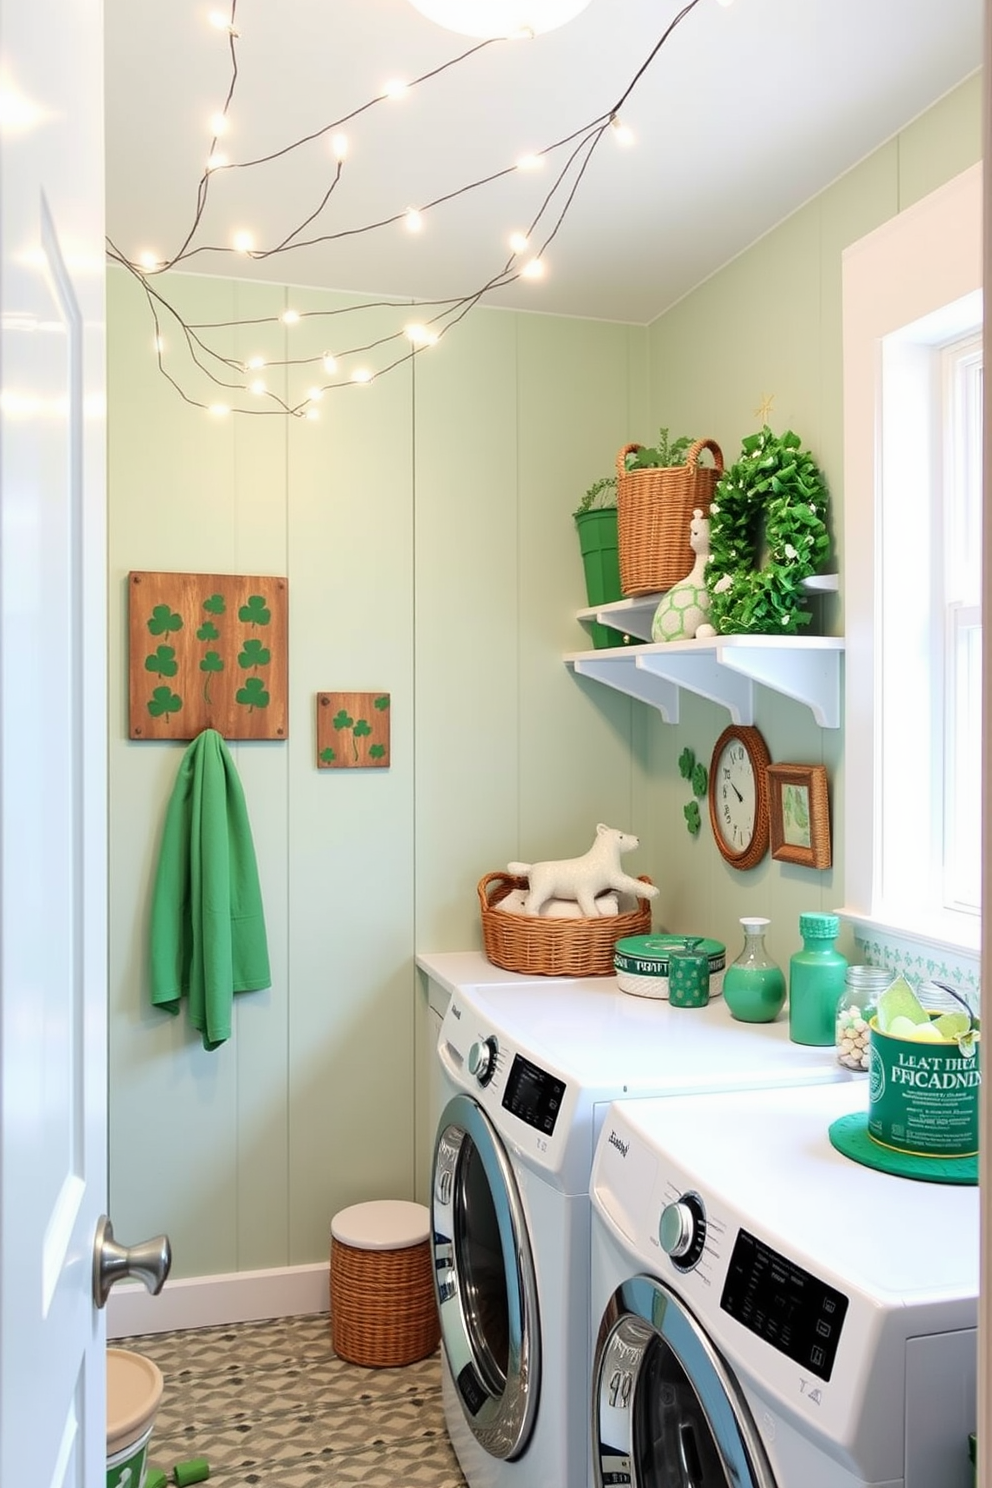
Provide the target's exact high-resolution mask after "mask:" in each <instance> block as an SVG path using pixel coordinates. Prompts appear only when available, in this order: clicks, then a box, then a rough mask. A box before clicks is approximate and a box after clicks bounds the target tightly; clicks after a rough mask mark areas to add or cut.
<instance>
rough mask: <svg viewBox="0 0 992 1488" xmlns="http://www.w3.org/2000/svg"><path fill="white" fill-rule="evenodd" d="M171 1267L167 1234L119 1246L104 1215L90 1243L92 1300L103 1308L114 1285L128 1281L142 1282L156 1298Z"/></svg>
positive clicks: (170, 1249) (112, 1228) (170, 1251)
mask: <svg viewBox="0 0 992 1488" xmlns="http://www.w3.org/2000/svg"><path fill="white" fill-rule="evenodd" d="M171 1267H172V1246H171V1245H170V1244H169V1237H168V1235H156V1236H155V1238H154V1240H142V1241H141V1243H140V1244H139V1245H119V1244H118V1242H117V1241H116V1240H115V1239H114V1227H113V1225H112V1224H111V1223H110V1220H109V1219H108V1218H107V1216H106V1215H105V1214H103V1215H101V1217H100V1221H99V1223H98V1224H97V1227H96V1239H95V1240H94V1242H93V1301H94V1302H95V1303H96V1305H97V1307H103V1306H105V1305H106V1301H107V1298H108V1297H109V1296H110V1288H111V1287H112V1286H113V1285H114V1283H115V1282H117V1281H124V1280H126V1279H128V1278H133V1279H134V1280H135V1281H143V1282H144V1284H145V1286H146V1287H147V1288H148V1290H149V1291H150V1292H151V1294H152V1296H153V1297H157V1296H158V1294H159V1292H160V1291H161V1290H162V1288H163V1286H164V1285H165V1278H166V1277H167V1276H168V1274H169V1271H170V1269H171Z"/></svg>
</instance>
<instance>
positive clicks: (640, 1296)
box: [592, 1276, 776, 1488]
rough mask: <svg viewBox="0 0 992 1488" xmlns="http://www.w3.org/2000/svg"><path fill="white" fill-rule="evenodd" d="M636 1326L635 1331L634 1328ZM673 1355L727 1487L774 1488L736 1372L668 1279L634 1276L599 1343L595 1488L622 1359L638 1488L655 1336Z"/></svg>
mask: <svg viewBox="0 0 992 1488" xmlns="http://www.w3.org/2000/svg"><path fill="white" fill-rule="evenodd" d="M631 1324H634V1325H635V1326H634V1327H633V1328H632V1327H631ZM652 1337H656V1338H660V1339H661V1340H662V1341H663V1342H664V1343H665V1344H666V1345H667V1346H668V1348H670V1349H671V1351H672V1353H673V1354H674V1355H675V1358H676V1359H677V1360H678V1362H679V1363H680V1364H681V1366H682V1368H683V1369H684V1370H685V1373H686V1375H687V1376H688V1379H689V1381H690V1383H691V1384H692V1387H693V1389H694V1390H695V1392H696V1396H697V1398H698V1400H699V1403H700V1405H701V1406H702V1409H703V1412H704V1414H705V1416H706V1420H707V1423H708V1425H709V1427H710V1430H711V1432H712V1435H713V1441H714V1444H715V1446H716V1449H717V1452H718V1454H719V1457H720V1460H721V1463H722V1465H723V1469H724V1473H725V1475H726V1478H727V1481H728V1483H732V1484H734V1485H735V1488H776V1484H775V1478H774V1476H773V1474H772V1470H771V1467H770V1465H769V1462H768V1458H767V1455H766V1453H765V1449H764V1446H763V1445H762V1442H761V1438H760V1437H759V1435H758V1432H757V1429H756V1427H755V1425H754V1421H753V1420H752V1417H751V1411H750V1408H749V1407H748V1404H747V1401H746V1400H745V1399H744V1396H743V1394H742V1392H741V1389H740V1386H739V1385H738V1383H737V1381H736V1379H735V1378H734V1376H733V1374H732V1373H731V1372H730V1370H729V1369H728V1367H727V1365H726V1364H725V1363H724V1361H723V1359H722V1358H721V1357H720V1355H719V1354H718V1353H717V1351H716V1349H715V1348H714V1346H713V1344H712V1343H711V1342H710V1339H709V1338H708V1336H707V1335H706V1333H705V1331H704V1330H703V1328H702V1325H701V1324H700V1323H699V1322H698V1321H697V1319H696V1318H695V1317H694V1316H693V1314H692V1313H691V1312H690V1311H689V1309H688V1308H687V1307H686V1306H685V1303H684V1302H683V1301H682V1299H681V1298H680V1297H678V1296H677V1295H676V1294H675V1293H674V1292H673V1291H672V1290H671V1289H670V1288H669V1287H668V1286H666V1285H665V1283H664V1282H663V1281H659V1280H658V1279H657V1278H656V1277H652V1276H634V1277H631V1278H630V1279H629V1280H628V1281H625V1282H624V1283H623V1284H622V1285H621V1286H619V1287H618V1288H617V1290H616V1291H615V1292H614V1293H613V1296H612V1297H611V1298H610V1301H609V1303H608V1305H607V1308H606V1311H605V1312H604V1314H603V1318H602V1321H601V1322H600V1326H599V1335H598V1338H597V1340H596V1351H595V1357H594V1363H593V1390H592V1417H593V1419H592V1435H593V1442H592V1449H593V1470H594V1478H595V1483H596V1488H602V1485H603V1475H602V1464H601V1458H600V1443H601V1439H602V1438H601V1432H600V1420H601V1413H602V1411H603V1409H604V1406H607V1407H608V1405H609V1399H608V1396H609V1390H610V1386H611V1383H612V1382H613V1379H614V1376H615V1369H614V1365H615V1362H616V1358H617V1357H621V1358H622V1359H623V1362H624V1365H625V1366H628V1365H629V1367H630V1373H631V1376H632V1381H631V1390H630V1395H629V1403H630V1410H629V1414H628V1417H627V1425H628V1430H627V1435H626V1443H625V1445H626V1454H625V1455H627V1456H629V1457H630V1461H631V1477H630V1481H631V1484H632V1488H641V1484H640V1479H639V1476H638V1472H637V1464H636V1462H635V1461H634V1456H633V1445H634V1443H633V1430H632V1426H633V1420H634V1408H635V1404H636V1399H637V1375H638V1373H639V1370H640V1365H641V1362H642V1361H643V1358H644V1353H645V1350H646V1346H647V1341H649V1340H650V1338H652Z"/></svg>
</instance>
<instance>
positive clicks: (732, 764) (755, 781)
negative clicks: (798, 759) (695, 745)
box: [709, 724, 770, 868]
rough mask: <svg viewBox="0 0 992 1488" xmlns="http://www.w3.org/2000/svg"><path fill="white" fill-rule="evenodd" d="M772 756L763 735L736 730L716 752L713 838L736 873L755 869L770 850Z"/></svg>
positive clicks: (740, 727) (711, 783)
mask: <svg viewBox="0 0 992 1488" xmlns="http://www.w3.org/2000/svg"><path fill="white" fill-rule="evenodd" d="M769 758H770V756H769V754H768V749H767V746H766V745H765V741H764V739H762V737H761V735H760V734H759V733H758V730H757V729H755V728H751V727H746V726H743V725H737V724H732V725H731V726H730V728H727V729H724V731H723V733H722V734H721V735H720V737H719V739H718V740H717V742H716V747H715V749H714V750H713V759H712V763H711V765H710V778H709V802H710V823H711V825H712V827H713V836H714V839H715V841H716V845H717V847H718V848H719V849H720V851H721V853H722V854H723V856H724V857H725V858H726V860H727V862H728V863H730V864H731V865H732V866H733V867H734V868H753V867H754V866H755V864H756V863H759V862H760V861H761V859H762V858H763V857H764V856H765V853H766V852H767V850H768V783H767V780H766V778H765V768H766V766H767V765H768V763H769Z"/></svg>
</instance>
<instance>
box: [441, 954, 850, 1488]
mask: <svg viewBox="0 0 992 1488" xmlns="http://www.w3.org/2000/svg"><path fill="white" fill-rule="evenodd" d="M418 962H419V965H420V966H421V968H422V969H423V970H424V971H426V972H427V974H428V976H430V977H432V978H434V979H436V980H438V981H439V982H441V983H442V984H445V985H447V986H448V988H449V990H450V992H451V1000H450V1003H449V1005H448V1009H447V1012H446V1014H445V1017H444V1021H443V1023H442V1026H441V1036H440V1040H439V1044H438V1060H439V1064H440V1069H441V1078H442V1082H443V1084H444V1087H445V1090H446V1093H447V1095H448V1101H447V1104H446V1105H445V1107H444V1109H443V1111H442V1114H441V1118H440V1122H439V1126H438V1132H437V1138H436V1142H435V1150H434V1163H433V1169H432V1178H431V1201H430V1202H431V1206H432V1214H433V1247H434V1265H435V1279H436V1287H437V1296H438V1304H439V1309H440V1315H441V1329H442V1345H443V1347H442V1369H443V1383H444V1402H445V1417H446V1422H447V1426H448V1431H449V1434H450V1436H451V1439H452V1443H453V1445H454V1448H455V1452H456V1453H457V1456H458V1459H459V1462H460V1463H461V1466H462V1470H463V1472H464V1474H465V1477H466V1479H467V1480H468V1482H469V1484H470V1485H471V1488H511V1485H512V1488H585V1485H586V1484H587V1483H588V1481H589V1474H590V1471H591V1467H590V1451H589V1411H588V1403H589V1391H590V1383H591V1373H590V1371H591V1352H592V1332H591V1317H590V1307H589V1278H590V1251H589V1236H590V1207H589V1176H590V1172H591V1168H592V1159H593V1151H594V1146H595V1138H596V1133H597V1131H598V1127H599V1125H600V1123H601V1121H602V1118H603V1116H604V1115H605V1112H606V1110H607V1108H608V1104H609V1102H610V1101H611V1100H613V1099H614V1098H615V1097H618V1096H622V1095H627V1096H637V1095H649V1094H654V1095H657V1094H659V1093H661V1092H664V1093H665V1094H666V1095H668V1096H681V1095H684V1094H685V1093H687V1092H691V1091H699V1090H725V1089H734V1088H740V1089H746V1088H748V1087H755V1086H760V1087H765V1086H771V1085H775V1084H784V1083H789V1084H796V1083H800V1082H803V1081H831V1080H838V1079H839V1080H846V1079H849V1078H853V1077H851V1076H849V1075H848V1074H847V1073H846V1072H845V1071H843V1070H841V1069H840V1067H839V1066H838V1065H837V1064H836V1062H835V1060H834V1055H833V1050H832V1049H809V1048H801V1047H800V1046H799V1045H796V1044H792V1043H790V1042H789V1037H788V1026H787V1022H786V1020H785V1019H782V1020H780V1021H779V1022H778V1023H775V1024H764V1025H752V1024H743V1023H737V1022H735V1021H734V1020H733V1019H732V1018H731V1017H730V1015H729V1013H728V1012H727V1010H726V1008H725V1007H724V1004H723V1001H722V999H721V1000H719V1001H714V1002H711V1003H710V1005H709V1007H707V1008H701V1009H696V1010H688V1009H680V1008H672V1007H671V1006H670V1004H669V1003H668V1002H664V1001H655V1000H649V999H644V998H639V997H631V996H628V995H626V994H624V993H622V992H619V991H618V990H617V988H616V985H615V983H614V982H613V980H612V978H603V977H594V978H590V979H587V980H570V979H548V978H538V979H534V980H529V979H526V978H524V977H519V976H513V975H512V974H510V973H505V972H504V973H501V972H500V971H499V970H498V969H497V968H495V967H492V966H490V965H489V963H488V962H487V961H485V959H484V958H483V957H482V956H481V955H470V954H469V953H464V954H452V955H450V956H444V955H439V956H422V957H419V958H418ZM473 977H474V980H473ZM487 980H488V981H489V985H486V981H487Z"/></svg>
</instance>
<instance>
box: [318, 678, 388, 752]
mask: <svg viewBox="0 0 992 1488" xmlns="http://www.w3.org/2000/svg"><path fill="white" fill-rule="evenodd" d="M317 768H318V770H357V769H379V770H385V769H388V768H389V693H388V692H318V694H317Z"/></svg>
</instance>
